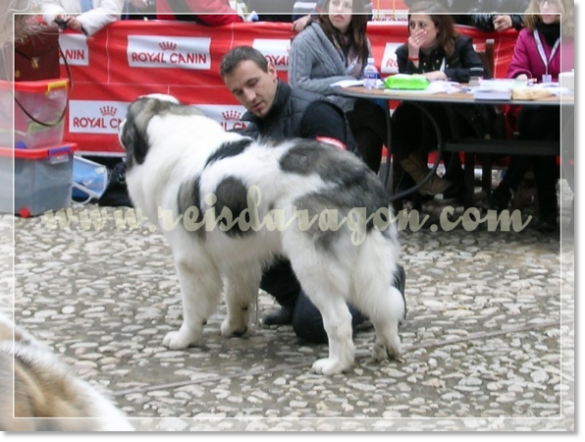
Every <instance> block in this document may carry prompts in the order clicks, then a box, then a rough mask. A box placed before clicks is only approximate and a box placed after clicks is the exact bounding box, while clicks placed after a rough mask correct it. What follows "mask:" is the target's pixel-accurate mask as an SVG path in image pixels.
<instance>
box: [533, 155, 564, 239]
mask: <svg viewBox="0 0 585 442" xmlns="http://www.w3.org/2000/svg"><path fill="white" fill-rule="evenodd" d="M534 177H535V182H536V190H537V193H538V208H539V214H538V222H537V224H536V228H537V229H538V230H540V231H543V232H554V231H556V230H557V229H558V223H557V216H558V200H557V180H558V178H559V173H558V167H557V163H556V157H552V156H539V157H535V158H534Z"/></svg>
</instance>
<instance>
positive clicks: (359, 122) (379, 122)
mask: <svg viewBox="0 0 585 442" xmlns="http://www.w3.org/2000/svg"><path fill="white" fill-rule="evenodd" d="M346 116H347V121H348V123H349V127H350V129H351V132H352V134H353V137H354V138H355V141H356V144H357V148H358V152H359V153H360V155H361V157H362V159H363V160H364V162H365V163H366V164H367V165H368V167H369V168H370V169H371V170H372V171H373V172H375V173H378V169H380V163H381V161H382V145H383V144H384V143H385V142H386V138H387V135H386V130H387V128H386V115H385V113H384V110H383V109H382V108H381V107H380V106H378V105H377V104H375V103H373V102H372V101H370V100H356V102H355V105H354V108H353V110H352V111H350V112H348V113H347V114H346Z"/></svg>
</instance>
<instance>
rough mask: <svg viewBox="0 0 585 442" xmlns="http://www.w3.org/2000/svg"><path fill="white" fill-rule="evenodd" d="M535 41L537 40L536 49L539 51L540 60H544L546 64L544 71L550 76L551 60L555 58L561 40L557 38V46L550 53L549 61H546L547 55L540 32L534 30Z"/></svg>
mask: <svg viewBox="0 0 585 442" xmlns="http://www.w3.org/2000/svg"><path fill="white" fill-rule="evenodd" d="M534 40H536V47H537V49H538V53H539V54H540V58H542V62H543V63H544V69H545V70H546V75H548V65H549V64H550V62H551V60H552V59H553V57H554V56H555V54H556V52H557V49H558V48H559V45H560V44H561V39H560V38H557V41H556V42H555V45H554V46H553V48H552V50H551V51H550V57H549V58H548V61H547V59H546V55H545V53H544V48H543V47H542V42H541V41H540V35H538V31H537V30H536V29H535V30H534Z"/></svg>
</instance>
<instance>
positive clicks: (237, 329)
mask: <svg viewBox="0 0 585 442" xmlns="http://www.w3.org/2000/svg"><path fill="white" fill-rule="evenodd" d="M220 330H221V335H222V336H226V337H229V336H243V335H244V334H246V332H247V331H248V326H247V325H246V324H242V323H240V322H239V321H238V323H236V324H234V323H233V321H230V320H229V318H225V319H224V320H223V322H222V323H221V327H220Z"/></svg>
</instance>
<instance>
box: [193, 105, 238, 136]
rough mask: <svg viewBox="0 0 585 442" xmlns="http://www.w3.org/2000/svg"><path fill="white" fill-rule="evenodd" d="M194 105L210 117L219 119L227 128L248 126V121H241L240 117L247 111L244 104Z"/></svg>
mask: <svg viewBox="0 0 585 442" xmlns="http://www.w3.org/2000/svg"><path fill="white" fill-rule="evenodd" d="M194 106H195V107H196V108H197V109H199V110H200V111H201V112H203V113H204V114H205V115H206V116H208V117H209V118H213V119H214V120H215V121H218V122H219V123H220V124H221V125H222V126H223V128H224V129H225V130H232V129H243V128H245V127H246V122H245V121H240V118H242V115H244V113H245V112H246V108H245V107H244V106H236V105H225V104H197V105H194Z"/></svg>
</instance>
